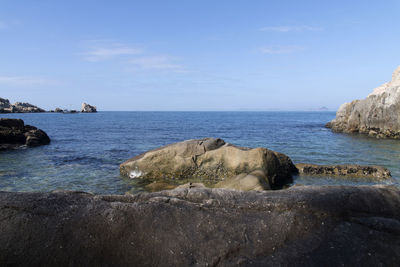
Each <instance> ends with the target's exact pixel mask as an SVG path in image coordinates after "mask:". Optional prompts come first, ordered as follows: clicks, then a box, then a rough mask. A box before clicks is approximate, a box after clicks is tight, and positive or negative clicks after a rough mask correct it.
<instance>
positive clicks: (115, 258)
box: [0, 186, 400, 266]
mask: <svg viewBox="0 0 400 267" xmlns="http://www.w3.org/2000/svg"><path fill="white" fill-rule="evenodd" d="M399 207H400V191H399V189H398V188H395V187H388V186H358V187H351V186H325V187H320V186H298V187H293V188H290V189H287V190H278V191H264V192H254V191H253V192H239V191H234V190H226V189H207V188H191V189H190V188H189V189H175V190H170V191H162V192H158V193H142V194H137V195H133V196H129V195H126V196H122V195H92V194H87V193H82V192H53V193H9V192H0V237H1V238H0V248H1V249H0V262H2V264H3V265H6V266H11V265H12V266H21V265H23V266H27V265H29V266H192V265H196V266H355V265H359V266H397V264H398V262H399V261H400V209H399Z"/></svg>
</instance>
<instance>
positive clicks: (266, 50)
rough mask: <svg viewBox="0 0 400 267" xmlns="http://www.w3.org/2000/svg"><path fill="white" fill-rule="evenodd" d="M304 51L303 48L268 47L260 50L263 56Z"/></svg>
mask: <svg viewBox="0 0 400 267" xmlns="http://www.w3.org/2000/svg"><path fill="white" fill-rule="evenodd" d="M302 50H304V47H301V46H267V47H262V48H260V52H261V53H263V54H290V53H294V52H299V51H302Z"/></svg>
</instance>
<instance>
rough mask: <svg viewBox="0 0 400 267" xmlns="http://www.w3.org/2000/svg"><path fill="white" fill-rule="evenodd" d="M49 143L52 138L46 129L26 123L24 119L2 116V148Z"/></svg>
mask: <svg viewBox="0 0 400 267" xmlns="http://www.w3.org/2000/svg"><path fill="white" fill-rule="evenodd" d="M49 143H50V138H49V136H48V135H47V134H46V133H45V132H44V131H42V130H40V129H38V128H36V127H34V126H30V125H24V121H23V120H20V119H4V118H0V150H7V149H13V148H18V147H21V146H28V147H34V146H40V145H47V144H49Z"/></svg>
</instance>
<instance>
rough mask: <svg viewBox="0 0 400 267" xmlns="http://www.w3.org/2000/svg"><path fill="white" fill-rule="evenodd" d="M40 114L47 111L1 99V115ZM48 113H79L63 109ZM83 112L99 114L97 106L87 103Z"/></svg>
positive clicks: (83, 106) (82, 109) (27, 104)
mask: <svg viewBox="0 0 400 267" xmlns="http://www.w3.org/2000/svg"><path fill="white" fill-rule="evenodd" d="M39 112H47V111H46V110H44V109H42V108H39V107H37V106H35V105H32V104H30V103H25V102H16V103H15V104H11V103H10V101H9V100H8V99H5V98H1V97H0V113H39ZM48 112H56V113H78V111H76V110H68V109H61V108H56V109H55V110H50V111H48ZM81 112H82V113H94V112H97V108H96V106H92V105H89V104H87V103H82V106H81Z"/></svg>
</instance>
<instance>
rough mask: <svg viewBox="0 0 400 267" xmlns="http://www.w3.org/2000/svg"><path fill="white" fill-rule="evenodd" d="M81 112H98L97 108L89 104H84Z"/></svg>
mask: <svg viewBox="0 0 400 267" xmlns="http://www.w3.org/2000/svg"><path fill="white" fill-rule="evenodd" d="M81 112H85V113H91V112H97V109H96V107H95V106H91V105H89V104H86V103H82V108H81Z"/></svg>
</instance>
